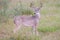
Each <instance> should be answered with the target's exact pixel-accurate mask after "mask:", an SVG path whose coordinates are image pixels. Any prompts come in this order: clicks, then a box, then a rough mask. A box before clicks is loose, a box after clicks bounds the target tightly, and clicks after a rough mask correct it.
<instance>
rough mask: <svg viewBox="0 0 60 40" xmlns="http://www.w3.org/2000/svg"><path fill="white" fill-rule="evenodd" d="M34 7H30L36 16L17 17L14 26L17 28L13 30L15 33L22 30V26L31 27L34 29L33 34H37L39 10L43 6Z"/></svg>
mask: <svg viewBox="0 0 60 40" xmlns="http://www.w3.org/2000/svg"><path fill="white" fill-rule="evenodd" d="M32 5H33V4H32V3H31V5H30V7H31V8H32V9H33V11H34V15H32V16H27V15H23V16H16V17H15V18H14V24H15V25H16V28H15V29H14V30H13V32H14V33H16V31H18V30H19V29H20V27H21V25H24V26H31V27H32V29H33V30H32V32H33V33H37V28H36V27H37V24H38V23H39V19H40V12H39V10H40V8H41V7H42V4H41V6H39V7H34V6H32Z"/></svg>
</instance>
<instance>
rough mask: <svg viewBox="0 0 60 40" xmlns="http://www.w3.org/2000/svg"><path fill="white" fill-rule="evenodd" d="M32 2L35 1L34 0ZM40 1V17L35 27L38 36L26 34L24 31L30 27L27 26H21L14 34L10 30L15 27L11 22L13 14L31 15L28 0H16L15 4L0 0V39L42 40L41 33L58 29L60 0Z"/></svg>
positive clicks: (7, 0)
mask: <svg viewBox="0 0 60 40" xmlns="http://www.w3.org/2000/svg"><path fill="white" fill-rule="evenodd" d="M14 1H16V0H14ZM33 2H36V0H35V1H33ZM42 3H43V7H42V9H41V11H40V13H41V19H40V22H39V26H38V28H37V29H38V31H39V33H40V35H39V37H38V36H36V35H31V33H30V36H29V35H26V32H27V31H28V30H29V31H30V30H31V28H27V27H26V28H23V29H24V30H23V31H22V29H21V30H20V31H18V32H17V33H16V34H13V32H12V30H13V29H14V27H15V25H14V23H13V18H14V17H15V16H17V15H31V14H32V15H33V11H32V10H31V9H30V7H29V4H30V0H29V1H28V2H25V1H19V2H17V1H16V4H14V3H12V1H10V0H2V1H0V40H35V39H36V40H42V38H43V37H45V35H44V34H43V33H46V35H47V32H49V33H54V32H57V31H60V0H45V1H44V0H42ZM12 4H13V5H14V6H13V5H12ZM36 4H39V2H38V1H37V2H36V3H35V5H36ZM39 5H40V4H39ZM41 32H42V34H41ZM57 34H58V33H57ZM41 35H42V36H41ZM47 36H49V35H47ZM59 37H60V36H59ZM51 40H54V39H51Z"/></svg>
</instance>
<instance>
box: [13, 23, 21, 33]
mask: <svg viewBox="0 0 60 40" xmlns="http://www.w3.org/2000/svg"><path fill="white" fill-rule="evenodd" d="M20 27H21V24H18V23H16V27H15V28H14V30H13V33H16V32H17V31H18V30H19V29H20Z"/></svg>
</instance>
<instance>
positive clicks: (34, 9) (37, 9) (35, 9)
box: [30, 2, 42, 13]
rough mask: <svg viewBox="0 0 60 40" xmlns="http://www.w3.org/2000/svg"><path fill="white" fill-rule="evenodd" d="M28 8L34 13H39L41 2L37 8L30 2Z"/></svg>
mask: <svg viewBox="0 0 60 40" xmlns="http://www.w3.org/2000/svg"><path fill="white" fill-rule="evenodd" d="M30 7H31V8H32V10H33V11H34V12H35V13H37V12H39V11H40V9H41V8H42V2H40V5H39V7H35V6H34V4H33V2H31V3H30Z"/></svg>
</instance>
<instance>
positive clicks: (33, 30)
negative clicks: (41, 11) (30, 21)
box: [32, 26, 39, 36]
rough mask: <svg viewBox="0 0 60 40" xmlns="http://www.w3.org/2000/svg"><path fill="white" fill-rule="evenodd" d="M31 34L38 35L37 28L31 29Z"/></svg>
mask: <svg viewBox="0 0 60 40" xmlns="http://www.w3.org/2000/svg"><path fill="white" fill-rule="evenodd" d="M32 34H35V35H37V36H38V35H39V33H38V31H37V28H36V27H34V26H33V27H32Z"/></svg>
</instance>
